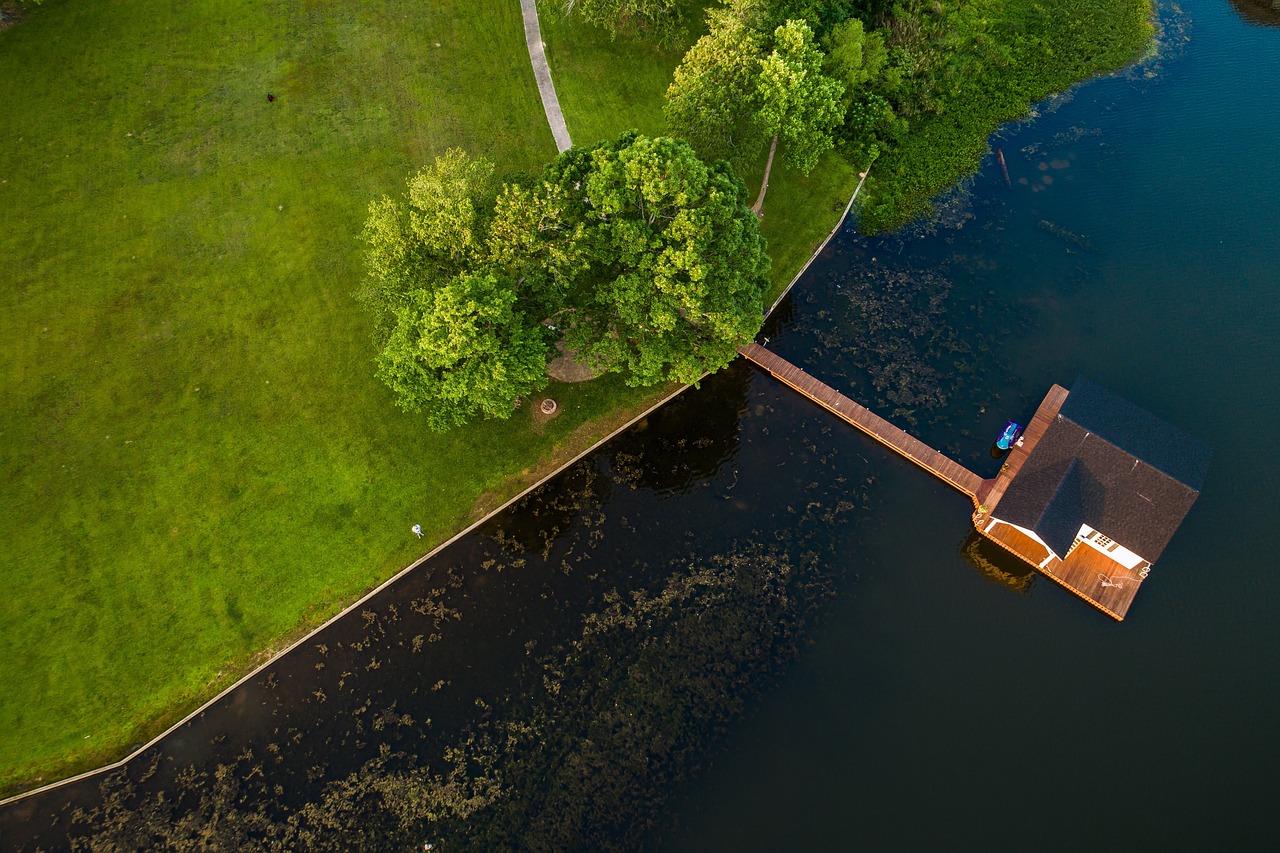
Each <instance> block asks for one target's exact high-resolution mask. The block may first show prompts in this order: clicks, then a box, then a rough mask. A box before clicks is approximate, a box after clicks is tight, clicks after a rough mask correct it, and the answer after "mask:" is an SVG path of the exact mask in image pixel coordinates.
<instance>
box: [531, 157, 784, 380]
mask: <svg viewBox="0 0 1280 853" xmlns="http://www.w3.org/2000/svg"><path fill="white" fill-rule="evenodd" d="M549 171H550V178H551V182H553V183H555V184H557V185H558V186H561V187H572V186H580V187H581V188H582V190H583V192H584V195H582V198H581V204H582V210H583V214H584V217H585V219H586V221H588V222H591V223H592V225H591V229H592V233H591V236H590V237H589V240H588V242H589V243H590V245H591V253H592V260H593V264H592V268H591V270H590V276H589V277H588V279H587V280H586V281H585V282H584V283H583V285H582V286H581V287H580V288H579V289H578V291H577V292H576V294H575V297H574V299H573V300H572V302H573V304H572V306H571V308H572V311H571V318H570V320H571V325H570V328H569V330H568V332H567V334H566V343H567V344H568V345H569V347H570V348H572V349H573V350H575V351H576V352H578V353H579V355H581V356H583V357H585V358H586V359H587V360H588V362H589V363H590V364H591V365H592V366H593V367H596V368H599V369H606V370H624V369H625V372H626V376H627V382H628V383H629V384H632V385H648V384H652V383H654V382H658V381H661V380H664V379H665V380H671V381H676V382H696V381H697V380H698V379H699V378H700V377H701V376H702V375H703V374H704V373H706V372H708V371H712V370H717V369H719V368H720V367H723V366H724V365H725V364H727V363H728V362H729V361H731V360H732V359H733V358H734V354H735V352H736V348H737V347H738V346H739V345H741V344H744V343H746V342H747V341H749V340H751V338H752V337H753V336H754V335H755V333H756V332H757V331H758V330H759V328H760V323H761V321H762V318H763V303H762V300H763V296H764V291H765V289H766V288H767V287H768V271H769V258H768V255H767V254H766V252H765V245H764V239H763V238H762V237H761V236H760V230H759V226H758V224H757V223H756V220H755V217H754V216H752V215H751V214H750V212H749V211H748V210H747V208H746V188H745V187H744V186H743V185H742V182H741V181H739V180H738V179H737V178H736V177H735V176H734V175H733V172H732V170H731V169H730V168H729V167H728V164H727V163H724V162H723V161H720V162H717V163H715V164H714V165H712V166H707V165H705V164H704V163H703V162H702V161H701V160H699V159H698V157H697V155H696V154H695V153H694V151H693V149H692V148H691V147H690V146H689V145H688V143H685V142H683V141H679V140H675V139H670V138H661V137H660V138H657V139H650V138H648V137H644V136H638V135H636V134H634V133H626V134H623V135H622V136H621V137H619V138H618V139H617V140H616V141H614V142H611V143H602V144H600V145H597V146H596V147H595V148H593V149H591V150H590V151H581V152H566V154H565V155H562V156H561V158H560V159H559V160H557V161H556V162H555V163H554V164H553V165H552V168H551V169H550V170H549Z"/></svg>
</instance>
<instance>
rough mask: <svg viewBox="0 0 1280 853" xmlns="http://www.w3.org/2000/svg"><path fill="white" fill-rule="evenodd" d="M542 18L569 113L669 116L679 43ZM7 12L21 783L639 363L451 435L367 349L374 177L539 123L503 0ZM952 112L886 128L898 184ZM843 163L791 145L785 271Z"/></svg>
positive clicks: (220, 2) (0, 497)
mask: <svg viewBox="0 0 1280 853" xmlns="http://www.w3.org/2000/svg"><path fill="white" fill-rule="evenodd" d="M543 23H544V35H545V37H546V40H547V44H548V53H549V58H550V61H551V64H552V69H553V73H554V76H555V80H556V84H557V87H558V89H559V92H560V98H561V101H562V104H563V106H564V108H565V112H566V116H567V119H568V124H569V129H570V132H571V133H572V134H573V137H574V139H575V141H577V142H579V143H584V142H590V141H593V140H595V139H598V138H606V137H610V136H613V135H616V133H617V132H618V131H620V130H622V129H626V128H629V127H638V128H639V129H641V130H642V131H646V132H650V133H657V132H661V130H662V125H661V99H662V94H663V92H664V91H665V89H666V86H667V83H668V82H669V80H670V73H671V69H672V68H674V66H675V64H676V63H677V62H678V61H679V59H680V56H681V55H682V54H683V50H684V45H681V46H679V47H677V48H675V49H673V50H671V51H652V50H649V49H647V48H645V47H643V46H638V45H636V44H634V43H629V42H625V41H621V40H619V41H611V40H610V39H609V38H608V36H607V35H605V34H602V33H600V32H599V31H595V30H590V29H586V28H583V27H581V26H579V25H576V24H574V23H572V22H566V21H564V20H562V19H559V18H556V17H550V18H547V19H544V22H543ZM695 32H696V31H694V30H691V32H690V37H692V36H693V35H694V34H695ZM0 43H2V45H0V46H2V47H3V50H0V81H3V83H0V86H2V87H3V88H2V89H0V96H3V98H4V101H5V105H6V106H5V109H4V110H3V111H2V112H0V140H2V141H3V143H4V144H3V145H2V146H0V210H2V211H3V214H0V215H2V216H3V221H4V226H5V227H4V228H3V229H0V253H3V256H4V257H5V258H6V259H7V260H8V263H7V264H6V266H5V269H4V272H3V273H0V300H3V301H2V302H0V307H3V309H4V310H3V311H0V339H2V340H3V341H4V342H5V344H4V346H5V361H4V366H3V369H2V370H0V401H3V406H0V439H2V440H0V535H3V537H4V541H5V544H6V547H5V551H4V556H3V557H0V579H2V580H3V581H4V583H5V593H6V594H5V596H4V597H3V601H2V602H0V643H3V645H4V647H5V649H6V654H5V655H3V656H0V684H4V685H5V687H4V690H3V691H2V692H0V791H5V792H9V791H12V790H15V789H16V788H18V787H22V786H26V785H29V784H31V783H33V782H38V781H40V780H42V779H47V778H53V777H56V776H58V775H64V774H65V773H67V772H69V771H73V770H76V769H81V768H84V767H88V766H93V765H96V764H99V763H102V762H104V761H106V760H110V759H112V758H115V757H117V756H118V755H119V754H120V753H121V752H122V751H123V750H124V749H125V748H127V747H128V746H129V745H130V744H131V743H135V742H138V741H141V740H144V739H145V738H146V737H147V736H149V735H151V734H153V733H155V732H156V731H158V730H160V729H161V728H163V726H164V725H165V724H166V723H168V722H169V721H171V720H173V719H175V718H177V717H179V716H181V715H182V714H183V713H185V712H186V711H187V710H189V709H190V708H191V707H193V706H194V705H195V704H197V703H198V702H199V701H200V700H202V699H203V698H205V697H207V696H209V695H211V694H212V693H213V692H215V691H216V690H217V689H218V688H219V687H220V686H221V685H223V684H225V683H228V682H229V681H231V680H233V679H234V678H235V677H236V676H237V675H238V674H240V673H242V672H243V671H244V670H245V669H246V668H247V667H249V666H250V665H251V664H252V663H253V662H254V661H255V660H257V659H260V658H261V657H262V656H263V655H264V654H265V653H266V651H267V650H269V649H271V648H275V647H279V646H280V645H281V644H282V643H284V642H286V641H287V640H288V638H289V637H291V636H294V635H296V634H297V633H298V632H299V631H300V630H303V629H305V628H306V627H307V626H310V625H314V624H317V623H319V622H321V621H323V619H324V618H325V617H327V616H328V615H330V614H332V613H334V612H336V611H337V610H338V609H340V608H341V606H342V605H343V604H344V603H346V602H348V601H350V600H352V599H353V598H354V597H356V596H357V595H358V594H359V593H361V592H362V591H364V590H366V589H368V588H369V587H371V586H373V585H375V584H376V583H377V582H379V581H380V580H381V579H383V578H385V577H387V576H388V575H390V574H391V573H393V572H394V571H396V570H397V569H399V568H400V567H402V566H403V565H405V564H406V563H408V562H410V561H412V560H413V559H414V558H415V557H417V556H418V555H419V554H421V553H422V552H423V551H424V550H425V549H426V548H427V547H429V546H430V544H431V543H433V542H438V541H441V540H443V539H445V538H447V536H449V535H450V534H451V533H453V532H454V531H456V530H458V529H460V528H461V527H463V526H465V525H466V524H467V523H468V522H469V521H471V520H472V519H474V518H476V517H479V516H480V515H481V514H483V513H484V512H485V511H486V510H489V509H492V508H493V507H494V506H496V505H497V504H498V503H500V502H501V501H502V500H503V499H504V498H505V497H506V496H509V495H511V494H514V493H515V492H517V491H519V490H520V489H521V488H522V487H523V486H524V485H525V484H527V483H529V482H532V481H533V480H534V479H536V478H537V476H538V475H539V474H540V473H541V472H543V471H546V470H550V469H551V468H552V467H554V465H555V463H556V461H557V460H559V459H562V458H565V457H567V456H569V455H571V454H572V453H573V452H574V451H575V450H576V449H579V448H582V447H585V446H587V445H588V444H589V443H590V442H591V441H592V440H593V439H594V438H595V437H597V436H599V435H602V434H605V433H606V432H607V431H608V430H609V429H610V428H611V427H612V426H613V425H615V424H617V423H619V422H621V421H622V420H624V419H625V415H626V414H627V413H628V412H629V411H634V410H636V409H638V408H639V407H640V406H642V405H643V404H644V403H645V402H646V401H647V400H649V399H652V398H653V397H654V396H655V395H654V394H653V393H648V394H646V393H644V392H637V391H635V390H632V389H627V388H625V387H624V386H623V385H622V384H621V383H620V382H619V381H618V380H617V379H616V378H613V379H605V380H600V381H598V382H594V383H591V384H590V385H589V386H585V387H583V386H554V387H553V388H551V389H549V392H550V394H551V395H552V396H555V397H556V398H557V399H558V400H559V401H560V402H561V410H560V411H561V414H560V415H559V416H558V417H557V418H555V419H553V420H551V421H549V422H546V423H541V422H536V421H534V420H533V419H532V416H531V414H530V413H528V412H522V413H519V414H517V415H516V416H515V417H514V418H513V419H512V420H511V421H508V422H503V423H487V424H486V423H482V424H476V425H474V426H471V427H468V428H467V429H466V430H461V431H456V432H454V433H449V434H444V435H440V434H436V433H431V432H428V431H426V430H425V429H424V428H423V423H422V420H421V418H419V417H413V416H409V415H405V414H402V413H400V412H399V411H397V410H396V409H395V408H394V407H393V406H392V404H391V396H390V393H389V392H388V391H387V390H386V389H385V388H384V387H382V386H381V385H380V384H379V383H377V382H376V381H375V380H374V378H373V371H372V363H371V360H372V357H373V350H372V347H371V344H370V329H369V328H368V324H367V321H366V319H365V317H364V316H363V315H362V314H360V313H359V311H358V310H356V307H355V303H354V301H353V300H352V298H351V294H352V292H353V291H354V289H355V287H356V285H357V282H358V281H359V279H360V278H361V276H362V274H363V271H362V268H361V246H360V244H359V242H358V240H357V235H358V233H359V230H360V227H361V225H362V223H363V219H364V214H365V209H366V205H367V203H368V200H369V199H371V198H373V197H376V196H378V195H381V194H383V193H388V192H391V193H394V192H396V191H398V188H399V187H400V186H401V185H402V183H403V180H404V178H405V176H406V175H407V174H408V173H409V172H410V171H412V170H413V169H415V168H417V167H418V166H419V165H421V164H423V163H426V162H429V161H430V159H431V158H432V157H434V156H435V155H437V154H440V153H442V152H443V151H444V149H446V148H448V147H452V146H461V147H464V148H467V149H468V150H470V151H471V152H473V153H477V154H483V155H485V156H487V157H488V158H490V159H491V160H493V161H494V162H496V163H498V164H500V168H505V169H511V170H535V169H538V168H539V167H541V165H542V164H543V163H544V162H545V161H546V160H548V159H549V158H550V157H551V156H552V155H553V154H554V152H555V148H554V144H553V142H552V138H551V134H550V131H549V130H548V129H547V126H546V122H545V118H544V116H543V113H542V109H541V105H540V103H539V100H538V96H537V91H536V88H535V85H534V81H533V74H532V71H531V70H530V67H529V63H528V58H527V55H526V53H525V48H524V42H523V32H522V29H521V25H520V13H519V8H518V6H517V4H514V3H510V2H507V0H475V2H468V3H464V2H461V0H436V2H433V3H430V4H426V5H423V4H418V3H410V2H398V0H391V2H386V3H383V4H378V6H377V8H369V7H368V6H367V4H357V5H355V6H351V7H334V8H328V7H325V8H323V9H320V8H317V7H315V6H314V5H313V4H309V3H303V2H301V0H276V2H271V3H267V4H254V3H248V2H239V0H234V2H233V0H217V2H215V0H197V2H194V3H189V4H184V5H183V6H182V7H181V8H180V9H178V8H175V7H173V6H172V4H165V3H160V2H150V1H148V2H143V0H140V2H136V3H128V4H103V3H70V2H65V0H48V2H46V3H45V4H43V5H42V6H41V7H39V8H38V9H37V10H36V11H34V12H33V13H32V14H31V15H30V17H29V18H28V20H27V21H26V22H24V23H23V24H22V25H20V26H18V27H15V28H13V29H11V30H9V31H7V32H5V33H4V34H3V35H0ZM1072 79H1074V78H1072ZM1067 82H1070V81H1067ZM1062 85H1066V84H1065V83H1063V84H1062ZM1055 86H1056V87H1057V88H1061V85H1056V84H1055ZM976 91H980V90H976ZM1045 91H1046V92H1047V91H1049V89H1046V90H1045ZM268 92H271V93H273V94H275V95H276V96H277V100H276V101H275V102H274V103H268V102H267V99H266V94H267V93H268ZM975 97H976V95H975ZM1036 97H1038V96H1036ZM1032 99H1033V98H1027V99H1025V100H1023V101H1021V105H1022V106H1021V108H1020V109H1019V110H1018V111H1015V112H1014V113H1013V114H1020V112H1021V110H1022V109H1025V106H1026V103H1027V102H1028V101H1029V100H1032ZM1015 103H1017V102H1016V100H1010V101H1008V105H1009V108H1010V109H1013V105H1014V104H1015ZM990 115H994V113H992V114H990ZM989 117H990V116H989ZM929 127H930V126H929V125H928V124H922V125H920V126H919V128H920V129H919V133H920V136H921V138H922V139H926V138H930V139H932V138H933V137H926V134H927V133H929V132H931V131H930V130H929ZM977 127H979V125H978V124H975V125H973V126H972V128H977ZM938 133H939V134H941V131H938ZM983 138H985V131H984V132H983ZM947 140H948V137H947V136H946V135H945V134H942V135H939V136H938V137H937V138H936V139H934V141H933V142H929V143H927V145H926V143H925V142H921V143H919V144H920V146H922V147H921V148H920V149H919V152H920V153H918V154H916V155H913V154H912V151H914V150H916V149H914V148H912V146H913V145H916V142H915V137H914V136H913V137H911V138H909V139H908V141H907V143H906V144H905V145H904V146H903V148H902V149H901V150H900V151H899V152H898V153H897V154H895V155H894V157H893V158H888V159H882V161H881V162H880V163H879V164H877V166H876V174H880V175H881V176H882V177H881V179H880V181H881V182H880V187H879V191H880V193H881V194H882V196H883V197H884V198H888V197H890V196H889V193H890V191H891V190H892V189H893V188H894V187H900V188H902V189H901V190H900V191H898V192H899V195H898V196H897V197H901V198H909V197H912V196H910V193H909V192H908V190H910V192H917V190H913V189H911V188H912V187H916V188H918V192H919V193H924V192H925V189H923V188H924V187H926V186H927V181H925V182H921V180H920V179H918V178H917V177H913V176H918V175H920V174H923V171H922V169H923V167H922V166H921V165H920V164H921V163H924V162H926V161H927V160H928V157H926V156H925V155H927V154H929V153H933V154H939V153H940V152H939V151H938V150H935V149H930V148H929V147H928V146H942V145H945V144H949V143H948V141H947ZM975 144H976V143H975ZM974 150H975V151H977V150H980V145H979V147H978V148H975V149H974ZM942 153H945V152H942ZM974 156H976V154H975V155H974ZM912 157H915V158H916V159H914V160H913V159H912ZM966 162H967V161H965V160H964V159H963V158H960V159H959V160H957V161H956V164H955V165H954V168H951V171H950V172H949V173H947V175H948V176H947V177H945V179H944V178H943V177H942V176H943V172H941V171H931V172H929V173H928V174H929V175H930V178H929V179H930V180H934V179H936V180H939V181H941V183H940V184H939V187H940V186H942V185H945V183H948V182H950V181H951V180H952V179H953V178H954V177H955V175H956V174H958V173H960V172H962V171H964V166H965V163H966ZM913 163H915V164H916V165H915V166H912V165H911V164H913ZM856 165H857V166H858V167H861V166H862V164H856ZM856 171H857V169H856V168H855V166H854V165H852V164H850V163H848V162H846V161H845V160H844V159H843V158H842V157H840V156H839V155H838V154H832V155H829V156H828V157H827V158H826V159H825V160H824V161H823V162H822V164H821V165H820V166H819V167H818V169H817V170H815V172H814V173H813V175H811V176H810V177H809V178H807V179H805V178H801V177H800V176H798V175H796V174H795V173H793V172H789V171H786V170H782V171H775V173H774V177H773V180H772V181H771V186H770V191H769V198H768V202H767V204H766V213H767V216H766V218H765V221H764V229H765V234H766V236H767V237H768V238H769V244H770V254H771V255H772V256H773V260H774V265H773V278H774V289H775V291H777V290H780V289H781V287H782V286H783V285H785V283H786V282H787V281H789V280H790V278H791V277H792V275H794V273H795V271H796V270H797V269H798V268H799V266H800V265H801V264H802V263H803V262H804V260H805V259H806V258H807V257H808V255H809V253H810V252H811V250H812V248H813V246H814V245H816V244H817V243H818V242H819V241H820V240H821V239H822V237H824V236H825V234H826V233H827V231H828V230H829V229H830V227H831V225H832V223H833V222H834V219H835V216H836V215H837V214H838V211H839V209H840V208H842V207H843V204H844V202H845V201H846V200H847V198H848V195H849V193H850V192H851V191H852V188H853V186H854V184H855V182H856ZM746 177H747V182H748V184H749V185H751V189H752V191H754V190H755V184H756V182H758V180H759V170H758V171H757V173H756V174H752V175H748V176H746ZM930 192H932V191H930ZM921 197H922V198H924V197H927V196H923V195H922V196H921ZM895 209H906V208H905V207H903V205H902V204H899V206H898V208H895ZM415 522H418V523H421V524H422V526H423V528H424V530H425V531H426V534H427V535H426V537H425V538H424V539H423V540H422V541H418V540H416V539H414V538H413V537H412V536H411V534H410V533H409V527H410V525H411V524H413V523H415Z"/></svg>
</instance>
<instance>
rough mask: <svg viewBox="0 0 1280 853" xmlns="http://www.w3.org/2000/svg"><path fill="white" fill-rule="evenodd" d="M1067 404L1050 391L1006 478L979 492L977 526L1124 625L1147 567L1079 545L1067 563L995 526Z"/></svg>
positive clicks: (1058, 391)
mask: <svg viewBox="0 0 1280 853" xmlns="http://www.w3.org/2000/svg"><path fill="white" fill-rule="evenodd" d="M1066 399H1067V389H1066V388H1063V387H1062V386H1061V385H1054V386H1053V387H1052V388H1050V389H1049V393H1048V394H1046V395H1045V398H1044V400H1043V401H1042V402H1041V403H1040V408H1038V409H1037V410H1036V413H1035V415H1034V416H1033V417H1032V418H1031V422H1030V423H1029V424H1027V428H1026V430H1024V431H1023V434H1022V443H1021V445H1020V446H1015V447H1014V448H1013V449H1012V450H1010V451H1009V455H1008V457H1006V461H1005V464H1004V466H1003V467H1001V469H1000V473H999V474H997V475H996V476H995V477H994V478H992V479H990V480H987V481H985V482H984V483H983V487H982V489H981V490H980V491H979V492H978V504H979V505H978V509H977V511H976V512H974V514H973V526H974V527H975V528H977V530H978V532H979V533H981V534H982V535H983V536H985V537H986V538H988V539H990V540H991V541H992V542H995V543H996V544H997V545H999V546H1000V547H1001V548H1004V549H1005V550H1006V551H1008V552H1009V553H1011V554H1013V555H1015V556H1017V557H1018V558H1020V559H1022V560H1025V561H1026V562H1028V563H1030V564H1031V565H1033V566H1035V567H1036V568H1038V569H1039V570H1040V573H1041V574H1042V575H1044V576H1045V577H1047V578H1049V579H1050V580H1052V581H1054V582H1055V583H1058V584H1061V585H1062V586H1063V587H1065V588H1066V589H1068V590H1070V591H1071V592H1074V593H1075V594H1076V595H1078V596H1080V597H1081V598H1083V599H1084V600H1085V601H1087V602H1089V603H1090V604H1092V605H1093V606H1094V607H1096V608H1098V609H1099V610H1101V611H1102V612H1103V613H1106V614H1107V615H1108V616H1110V617H1111V618H1113V619H1117V620H1123V619H1124V617H1125V614H1127V613H1128V612H1129V605H1131V604H1132V603H1133V599H1134V596H1136V595H1137V593H1138V587H1139V586H1141V585H1142V581H1143V578H1142V577H1141V575H1140V574H1139V572H1140V570H1141V569H1143V568H1144V567H1145V564H1143V566H1139V567H1138V568H1136V569H1132V570H1131V569H1126V568H1125V567H1124V566H1121V565H1120V564H1119V563H1116V562H1115V561H1114V560H1111V559H1109V558H1108V557H1106V556H1105V555H1103V554H1102V553H1100V552H1099V551H1097V550H1095V549H1094V548H1092V547H1090V546H1089V545H1085V544H1080V545H1077V546H1076V547H1074V548H1073V549H1071V551H1070V552H1069V553H1068V554H1067V557H1066V559H1065V560H1059V559H1058V558H1057V557H1055V556H1052V555H1051V554H1050V553H1049V549H1048V548H1045V547H1044V545H1041V544H1040V543H1039V542H1037V541H1036V540H1034V539H1032V538H1031V537H1030V536H1027V535H1026V534H1025V533H1022V532H1021V531H1020V530H1017V529H1016V528H1013V527H1010V526H1009V525H1007V524H995V525H993V524H992V523H991V517H992V515H993V514H994V513H995V511H996V507H998V506H999V505H1000V499H1001V498H1002V497H1004V493H1005V490H1006V489H1007V488H1008V487H1009V484H1010V483H1011V482H1013V478H1014V477H1016V476H1018V472H1019V471H1020V470H1022V466H1023V463H1025V462H1026V461H1027V457H1028V456H1030V455H1031V451H1032V450H1035V447H1036V444H1038V443H1039V441H1040V439H1041V438H1042V437H1043V436H1044V433H1045V430H1047V429H1048V428H1049V424H1051V423H1053V420H1054V418H1056V417H1057V416H1058V411H1059V410H1060V409H1061V408H1062V404H1063V402H1064V401H1066Z"/></svg>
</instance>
